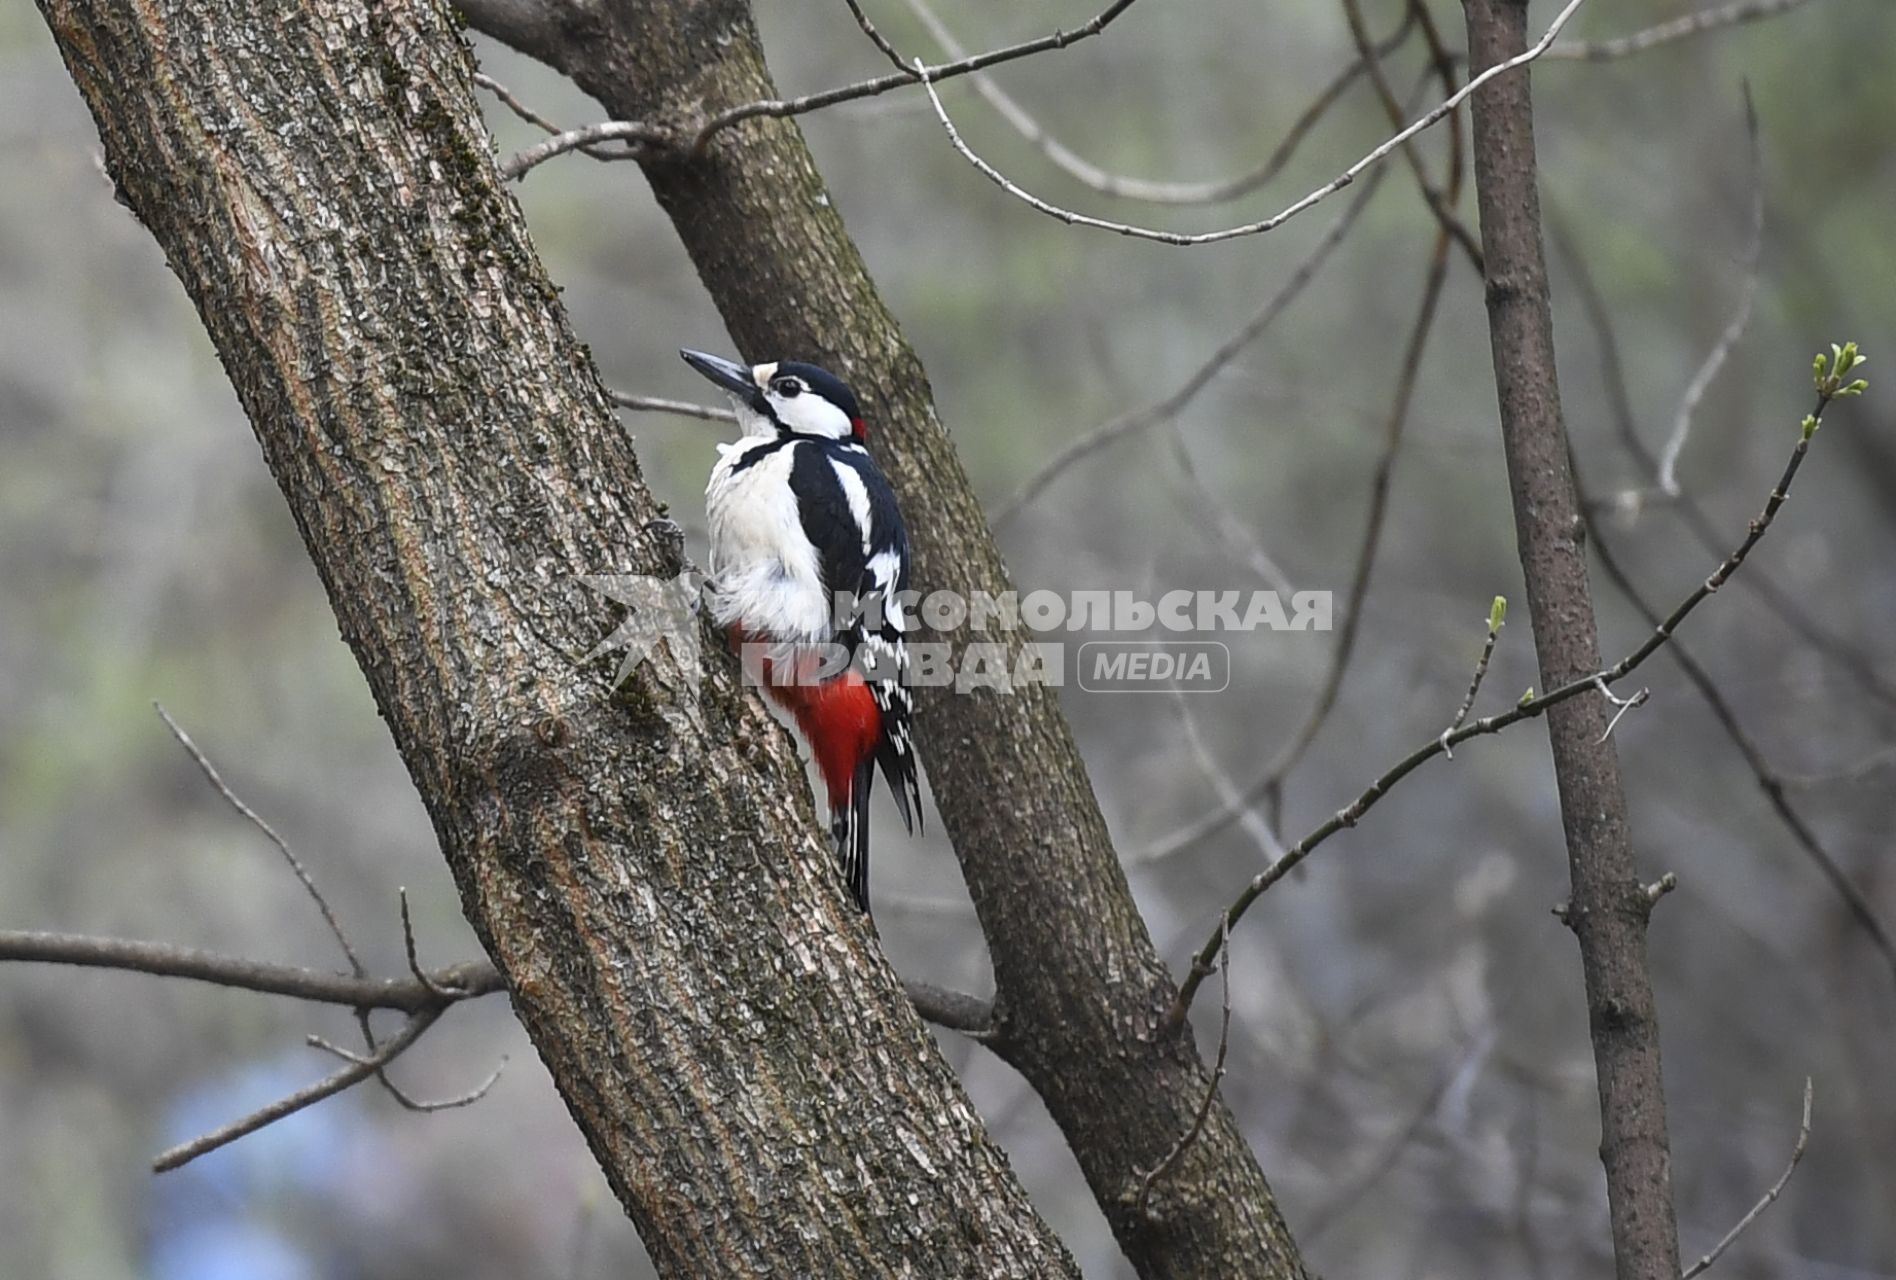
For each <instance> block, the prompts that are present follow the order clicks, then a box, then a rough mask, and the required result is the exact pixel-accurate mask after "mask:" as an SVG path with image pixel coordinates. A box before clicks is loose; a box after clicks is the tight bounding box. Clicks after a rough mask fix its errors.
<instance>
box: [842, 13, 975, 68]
mask: <svg viewBox="0 0 1896 1280" xmlns="http://www.w3.org/2000/svg"><path fill="white" fill-rule="evenodd" d="M843 3H844V4H846V5H848V6H849V16H850V17H852V18H854V19H855V20H856V25H857V26H859V27H861V28H862V33H863V34H864V35H866V36H868V37H869V43H871V44H873V45H875V47H876V48H878V49H880V50H881V51H882V56H883V57H885V58H887V59H888V60H889V65H890V66H892V67H894V68H895V69H896V70H897V71H902V72H906V71H907V70H908V59H907V58H905V57H903V56H902V51H901V50H900V49H898V48H896V47H895V46H894V45H892V44H890V43H889V38H888V37H887V36H885V35H883V34H882V33H881V32H880V31H878V30H876V24H875V23H873V22H871V21H869V15H868V14H866V13H864V12H863V11H862V4H861V3H860V0H843ZM953 56H955V57H960V56H961V55H960V54H959V53H954V54H953Z"/></svg>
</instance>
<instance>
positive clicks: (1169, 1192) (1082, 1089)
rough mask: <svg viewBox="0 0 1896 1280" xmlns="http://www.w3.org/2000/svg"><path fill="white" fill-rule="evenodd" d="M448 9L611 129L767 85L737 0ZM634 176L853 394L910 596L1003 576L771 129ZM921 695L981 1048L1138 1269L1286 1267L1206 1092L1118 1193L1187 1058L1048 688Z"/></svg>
mask: <svg viewBox="0 0 1896 1280" xmlns="http://www.w3.org/2000/svg"><path fill="white" fill-rule="evenodd" d="M464 8H465V9H466V11H467V13H468V15H469V19H470V21H471V22H472V23H473V25H474V26H475V27H476V28H478V29H481V30H484V31H486V32H488V33H489V34H491V35H493V36H495V37H496V38H497V39H500V40H503V41H505V42H507V43H509V44H511V45H513V46H514V47H515V48H517V49H519V50H520V51H521V52H523V53H527V54H529V55H531V56H533V57H536V58H539V59H541V60H542V61H544V62H546V63H548V64H550V65H551V66H553V67H555V68H557V69H558V70H560V71H562V72H564V73H565V74H566V75H568V76H570V77H571V78H572V80H573V81H574V82H575V83H576V84H577V85H578V86H579V87H580V88H582V89H584V90H585V91H586V92H588V93H590V94H592V95H593V96H594V97H595V98H597V99H598V100H599V101H600V102H601V103H602V104H603V105H604V106H605V108H606V110H607V112H608V113H609V114H610V115H611V116H612V117H613V118H616V119H622V120H641V121H647V122H652V123H658V124H668V125H676V126H679V127H681V128H684V129H687V130H688V129H689V128H690V127H691V124H692V122H693V121H697V120H702V119H703V118H704V117H705V116H708V115H714V114H716V113H717V112H718V111H720V110H722V109H724V108H726V107H731V106H737V105H740V104H743V103H748V102H753V101H757V100H760V99H766V98H774V97H777V96H778V94H777V89H776V86H775V85H774V84H773V82H772V80H771V78H770V74H769V71H768V69H767V68H766V66H765V64H764V56H763V50H762V47H761V45H760V44H759V41H758V37H757V31H756V27H755V24H754V23H753V21H752V17H751V10H750V6H749V5H748V4H746V3H744V2H743V0H603V2H602V3H598V4H590V3H577V2H575V0H468V2H467V3H466V4H465V5H464ZM841 29H842V30H845V31H846V30H848V29H849V27H848V24H847V23H846V22H845V23H844V24H843V26H842V28H841ZM912 92H920V90H919V89H918V90H912ZM943 145H944V146H945V145H947V144H946V143H945V142H944V143H943ZM645 171H646V176H647V178H648V179H649V180H650V182H651V184H652V189H653V191H654V192H655V193H656V194H657V197H658V199H659V202H660V203H661V204H662V205H663V207H664V208H665V210H666V212H667V213H669V214H670V215H671V218H672V222H673V225H674V226H675V228H676V230H677V232H678V235H679V237H680V238H681V240H682V241H683V242H684V245H685V248H686V249H687V250H688V251H689V252H690V254H691V257H692V261H693V262H694V263H695V264H696V265H697V268H698V273H699V275H700V277H701V278H702V279H703V281H704V284H705V287H706V289H707V290H709V292H710V294H711V297H712V299H713V301H715V302H716V304H717V306H718V309H719V311H720V312H721V313H722V315H723V317H724V321H725V324H726V325H727V326H728V327H729V328H730V331H731V335H732V337H733V338H734V339H735V340H736V342H737V344H738V346H739V347H740V348H741V349H742V350H743V351H744V353H745V354H746V355H747V356H748V357H751V358H753V359H766V358H774V357H776V356H778V355H785V354H795V355H796V356H798V357H800V358H805V359H814V360H818V361H820V362H823V363H825V364H827V365H829V366H830V367H833V368H835V369H837V370H838V371H840V372H841V373H843V374H844V376H845V378H846V380H847V381H848V382H849V383H850V385H851V386H852V387H853V388H854V389H855V390H856V391H857V392H858V393H859V394H860V395H862V396H863V397H864V399H865V403H866V405H867V407H868V410H869V416H870V419H871V424H870V425H871V430H870V437H869V444H870V448H871V450H873V451H874V452H875V453H876V455H877V456H878V458H879V459H881V461H882V462H883V463H884V465H885V467H886V468H887V470H888V472H889V475H890V479H891V481H892V482H893V483H894V485H895V489H896V492H897V495H898V497H899V498H900V500H901V503H902V509H903V511H904V513H905V515H906V516H907V519H908V524H909V527H910V531H911V534H912V536H913V539H914V542H915V545H916V551H917V566H916V575H915V584H916V586H917V588H918V589H919V590H921V591H922V592H924V593H927V592H931V591H936V590H948V591H953V592H956V593H958V594H959V595H960V596H961V597H962V598H963V599H972V598H973V597H974V596H975V594H976V593H978V592H987V593H990V594H992V595H996V596H998V595H1000V594H1001V593H1003V592H1005V591H1007V590H1010V589H1011V588H1012V584H1011V582H1010V581H1009V579H1008V575H1007V569H1006V566H1005V565H1004V564H1003V563H1002V561H1001V556H1000V552H999V550H998V549H997V548H996V546H995V542H994V538H993V535H992V533H991V532H990V531H989V529H988V525H987V520H986V517H985V516H984V515H983V513H982V511H981V507H980V504H979V502H978V501H977V500H976V498H975V496H974V491H973V489H972V488H971V486H970V485H969V483H968V478H967V474H966V472H965V471H964V470H963V469H962V466H961V463H960V460H959V459H958V458H957V457H956V455H955V451H954V446H953V443H952V442H951V441H950V440H949V438H948V435H947V433H946V431H944V430H943V427H942V424H941V422H940V420H939V419H938V418H937V417H936V416H935V410H934V406H933V403H932V400H931V393H930V391H929V387H928V381H927V378H926V376H925V375H924V373H923V371H922V366H921V362H920V361H919V360H918V359H917V358H916V356H915V353H914V351H913V350H912V349H911V348H910V347H909V345H908V343H907V342H906V340H905V339H904V338H903V336H902V333H901V329H900V327H899V326H898V325H897V324H896V321H895V318H894V317H893V316H892V315H890V313H889V311H888V309H887V308H886V307H885V306H884V305H883V304H882V301H881V299H880V297H879V296H878V295H877V292H876V287H875V282H874V281H873V280H871V279H870V277H869V275H868V272H867V270H866V269H865V268H864V266H863V263H862V258H861V255H860V254H859V253H858V252H857V249H856V246H855V244H854V243H853V242H852V241H851V240H850V238H849V233H848V231H847V230H846V229H845V228H844V226H843V221H842V217H841V215H840V214H839V213H838V211H837V207H836V204H835V202H834V201H833V200H831V199H830V198H829V195H828V192H827V190H826V188H825V187H824V184H823V180H822V177H821V175H819V174H818V173H817V171H816V166H815V163H814V161H813V160H812V158H811V156H810V152H809V149H808V147H807V146H806V145H805V143H804V140H803V134H802V131H801V130H800V129H799V128H798V127H797V125H796V123H795V122H794V121H792V120H783V119H769V118H758V119H752V120H749V121H746V122H744V123H742V124H740V125H738V126H736V127H734V128H732V129H728V130H725V131H723V132H721V133H718V134H716V135H714V137H713V138H712V139H711V141H710V144H709V146H708V147H707V148H706V150H705V151H704V153H703V154H702V155H701V156H697V157H693V158H686V159H659V160H655V161H653V162H651V163H648V164H647V165H646V166H645ZM928 638H929V639H936V638H937V637H934V636H930V637H928ZM943 638H946V637H943ZM1023 638H1024V637H1023V636H1022V635H1021V634H1020V633H1019V632H1013V633H1008V632H1003V631H994V632H991V633H984V634H975V633H971V632H969V631H967V630H966V629H964V630H963V631H962V632H961V633H960V634H957V635H955V636H954V637H952V639H953V641H954V643H956V644H957V645H961V644H966V643H968V642H971V641H981V642H988V643H1000V644H1005V645H1006V646H1008V649H1009V651H1010V654H1011V653H1012V652H1013V651H1014V650H1015V648H1016V646H1018V645H1019V643H1020V642H1021V640H1022V639H1023ZM921 695H922V696H921V698H920V716H919V726H918V729H919V739H920V743H921V749H922V758H923V761H924V763H925V765H926V766H927V771H928V778H929V783H930V785H931V788H932V790H933V793H934V797H935V800H936V802H937V804H938V805H939V807H940V809H941V813H942V817H943V819H944V822H945V824H946V826H947V829H948V833H949V835H950V836H951V837H952V838H953V841H954V847H955V854H956V857H957V858H959V860H960V862H961V868H962V873H963V875H964V877H965V879H966V881H967V884H968V890H969V893H970V895H971V896H972V898H973V901H974V906H975V910H976V912H977V913H978V914H979V917H980V921H981V928H982V932H983V933H984V934H985V935H986V938H987V942H988V949H989V954H990V956H991V958H992V961H993V966H994V982H995V988H996V993H997V994H996V1000H995V1015H996V1025H995V1028H994V1032H993V1037H992V1040H991V1044H992V1047H993V1048H994V1049H995V1051H996V1052H998V1053H1000V1054H1001V1055H1002V1056H1003V1057H1005V1058H1006V1059H1007V1060H1008V1061H1009V1062H1011V1063H1012V1064H1013V1065H1014V1066H1016V1067H1017V1068H1018V1069H1019V1070H1020V1071H1021V1073H1022V1075H1023V1076H1025V1078H1026V1079H1027V1081H1028V1083H1029V1084H1031V1085H1032V1086H1033V1088H1034V1090H1035V1091H1036V1092H1037V1093H1038V1094H1039V1095H1040V1097H1041V1098H1042V1100H1043V1101H1045V1103H1046V1104H1047V1108H1048V1110H1049V1112H1050V1113H1051V1114H1052V1116H1053V1119H1054V1121H1055V1122H1056V1123H1057V1124H1058V1125H1059V1126H1060V1129H1061V1132H1062V1134H1063V1135H1064V1136H1065V1138H1066V1140H1067V1144H1068V1146H1069V1147H1070V1148H1071V1149H1072V1151H1073V1154H1074V1156H1075V1158H1076V1159H1077V1160H1078V1161H1079V1166H1080V1169H1081V1170H1082V1172H1083V1173H1084V1174H1085V1176H1086V1179H1087V1182H1088V1184H1089V1185H1090V1186H1091V1188H1092V1191H1093V1195H1094V1198H1095V1200H1096V1201H1097V1202H1098V1204H1099V1205H1100V1208H1101V1209H1102V1210H1103V1211H1104V1212H1105V1214H1106V1217H1107V1220H1108V1221H1109V1222H1110V1223H1111V1224H1112V1228H1113V1232H1114V1235H1115V1236H1116V1237H1117V1239H1118V1241H1119V1244H1120V1247H1121V1248H1122V1249H1124V1250H1125V1253H1126V1256H1127V1258H1128V1259H1130V1261H1131V1262H1132V1265H1133V1266H1134V1268H1135V1269H1137V1271H1138V1272H1139V1274H1140V1275H1142V1276H1147V1277H1155V1276H1181V1277H1184V1276H1204V1277H1219V1278H1222V1277H1229V1276H1246V1277H1269V1278H1272V1280H1288V1278H1291V1277H1297V1276H1301V1275H1302V1274H1303V1269H1302V1263H1301V1260H1300V1259H1299V1256H1298V1252H1297V1249H1296V1246H1295V1244H1294V1243H1293V1241H1292V1239H1291V1236H1290V1233H1289V1231H1288V1230H1287V1229H1286V1227H1285V1225H1284V1222H1283V1219H1282V1217H1281V1215H1280V1214H1279V1213H1278V1210H1277V1206H1276V1202H1275V1200H1274V1199H1273V1197H1272V1194H1271V1190H1270V1187H1269V1186H1268V1185H1267V1184H1266V1182H1265V1179H1264V1175H1263V1173H1262V1171H1261V1170H1260V1169H1259V1167H1258V1163H1257V1160H1256V1157H1255V1156H1254V1155H1253V1153H1252V1152H1251V1149H1250V1147H1249V1146H1248V1145H1247V1144H1246V1142H1245V1140H1244V1137H1243V1135H1242V1134H1241V1133H1240V1132H1239V1130H1238V1127H1237V1123H1236V1121H1235V1120H1234V1119H1233V1117H1232V1115H1231V1113H1230V1111H1229V1110H1228V1109H1227V1108H1226V1107H1225V1105H1224V1104H1223V1102H1222V1100H1220V1101H1218V1102H1217V1103H1216V1105H1214V1106H1213V1107H1212V1109H1211V1112H1210V1115H1209V1117H1208V1118H1207V1122H1206V1124H1205V1125H1204V1127H1203V1129H1202V1131H1201V1132H1200V1133H1199V1134H1198V1136H1197V1137H1196V1138H1195V1139H1194V1140H1193V1141H1192V1143H1191V1145H1190V1146H1189V1147H1188V1148H1187V1149H1186V1152H1185V1155H1184V1157H1183V1158H1182V1159H1180V1160H1179V1161H1177V1163H1176V1164H1174V1165H1173V1166H1171V1167H1170V1168H1169V1170H1168V1172H1167V1174H1166V1176H1165V1177H1164V1178H1163V1179H1160V1180H1159V1181H1158V1182H1157V1183H1156V1184H1155V1185H1154V1186H1153V1188H1152V1191H1151V1194H1150V1196H1149V1198H1148V1199H1147V1200H1146V1201H1145V1203H1144V1205H1143V1207H1141V1206H1140V1204H1139V1203H1138V1201H1139V1189H1140V1186H1141V1183H1142V1174H1143V1173H1144V1172H1145V1171H1147V1170H1150V1169H1152V1168H1153V1167H1154V1166H1156V1165H1157V1164H1158V1163H1159V1162H1160V1161H1161V1160H1163V1159H1164V1158H1165V1155H1166V1153H1167V1152H1168V1151H1169V1150H1170V1149H1171V1148H1172V1146H1173V1145H1174V1144H1175V1143H1176V1142H1177V1141H1178V1139H1179V1138H1180V1136H1181V1135H1183V1134H1184V1133H1186V1132H1187V1131H1188V1130H1189V1129H1190V1128H1191V1127H1192V1124H1193V1119H1194V1117H1195V1116H1196V1114H1197V1112H1198V1109H1199V1107H1200V1105H1201V1103H1202V1102H1203V1100H1204V1097H1205V1091H1206V1089H1207V1088H1208V1087H1209V1079H1208V1077H1209V1073H1208V1072H1207V1071H1206V1069H1205V1067H1204V1065H1203V1063H1202V1061H1201V1060H1200V1057H1199V1053H1198V1049H1197V1046H1196V1045H1195V1044H1194V1043H1193V1042H1192V1037H1191V1035H1190V1034H1189V1031H1187V1032H1186V1033H1185V1034H1178V1033H1176V1032H1173V1033H1169V1034H1168V1033H1165V1032H1162V1031H1161V1030H1160V1026H1161V1023H1162V1022H1163V1020H1164V1016H1165V1014H1166V1012H1167V1011H1168V1010H1169V1009H1170V1008H1171V1005H1172V1002H1173V997H1174V994H1175V991H1176V988H1175V986H1174V984H1173V982H1172V979H1171V976H1170V975H1169V974H1168V973H1167V971H1166V968H1165V966H1164V964H1163V963H1162V961H1161V959H1160V957H1159V955H1158V953H1157V951H1156V949H1155V948H1154V946H1153V944H1152V939H1151V936H1150V935H1149V934H1148V933H1147V931H1146V927H1145V923H1144V921H1143V920H1142V919H1141V918H1140V915H1139V912H1138V909H1137V907H1136V905H1135V904H1134V902H1133V899H1132V894H1131V891H1130V890H1129V888H1128V886H1127V883H1126V878H1125V874H1124V872H1123V871H1122V870H1121V868H1120V865H1119V861H1118V858H1117V855H1116V854H1115V852H1114V850H1113V844H1112V839H1111V836H1110V835H1109V834H1108V832H1107V830H1106V824H1105V820H1104V818H1103V817H1102V816H1101V814H1100V809H1099V803H1098V801H1097V799H1096V798H1095V796H1094V794H1093V790H1092V784H1091V783H1090V781H1089V780H1088V778H1087V774H1086V766H1085V764H1084V762H1083V761H1082V760H1081V758H1080V754H1079V751H1078V748H1077V747H1076V745H1075V743H1074V740H1073V735H1072V732H1071V730H1070V728H1069V727H1068V724H1067V721H1066V718H1065V715H1064V713H1062V711H1061V710H1060V707H1059V703H1058V700H1057V697H1056V691H1055V690H1053V689H1051V688H1046V687H1040V686H1031V687H1025V688H1016V689H1015V690H1014V691H1013V692H1012V693H1007V694H1003V693H1000V692H997V691H995V690H993V689H976V690H973V691H970V692H968V693H965V694H956V693H950V692H948V691H944V690H929V689H925V690H922V691H921Z"/></svg>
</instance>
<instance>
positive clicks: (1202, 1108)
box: [1133, 928, 1231, 1217]
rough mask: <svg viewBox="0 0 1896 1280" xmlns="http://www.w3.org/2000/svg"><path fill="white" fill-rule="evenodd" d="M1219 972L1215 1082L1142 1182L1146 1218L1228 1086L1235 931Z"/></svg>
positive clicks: (1139, 1209)
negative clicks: (1155, 1191)
mask: <svg viewBox="0 0 1896 1280" xmlns="http://www.w3.org/2000/svg"><path fill="white" fill-rule="evenodd" d="M1218 968H1219V972H1220V973H1221V975H1222V981H1223V983H1224V1008H1223V1011H1222V1013H1221V1014H1220V1016H1219V1020H1218V1060H1217V1062H1216V1063H1215V1064H1213V1066H1212V1068H1211V1082H1210V1083H1209V1084H1208V1085H1206V1086H1205V1100H1204V1101H1203V1102H1201V1103H1200V1104H1199V1106H1198V1114H1197V1115H1196V1116H1194V1117H1193V1118H1192V1124H1191V1127H1190V1128H1189V1129H1187V1130H1186V1131H1185V1132H1184V1133H1182V1134H1180V1135H1179V1139H1178V1141H1177V1142H1174V1143H1173V1144H1172V1146H1171V1149H1170V1150H1168V1151H1167V1152H1166V1153H1165V1154H1164V1155H1163V1156H1161V1157H1159V1162H1158V1163H1157V1164H1155V1165H1153V1166H1152V1168H1151V1169H1150V1170H1149V1171H1148V1172H1147V1173H1146V1174H1144V1175H1143V1176H1142V1177H1141V1178H1140V1179H1139V1194H1138V1196H1137V1197H1135V1199H1134V1200H1133V1212H1134V1213H1136V1214H1138V1215H1140V1216H1141V1217H1144V1216H1146V1214H1147V1213H1148V1211H1149V1205H1150V1202H1151V1200H1152V1188H1153V1186H1154V1185H1155V1184H1156V1183H1157V1182H1158V1180H1159V1179H1160V1178H1163V1177H1164V1176H1165V1175H1166V1174H1167V1173H1169V1172H1170V1171H1171V1170H1172V1167H1173V1166H1174V1165H1176V1164H1177V1163H1178V1161H1179V1157H1181V1156H1183V1155H1184V1154H1185V1150H1186V1148H1188V1147H1190V1146H1191V1145H1192V1143H1193V1142H1194V1141H1196V1140H1197V1138H1198V1135H1199V1134H1201V1133H1203V1132H1204V1130H1205V1121H1206V1119H1208V1118H1209V1117H1210V1115H1211V1104H1212V1103H1213V1102H1215V1101H1216V1100H1217V1098H1218V1086H1219V1085H1220V1084H1222V1083H1223V1082H1224V1074H1225V1054H1226V1053H1227V1051H1228V1050H1229V1049H1230V1047H1231V930H1230V929H1229V928H1226V929H1225V931H1224V940H1223V943H1222V944H1221V945H1220V947H1219V950H1218Z"/></svg>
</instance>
